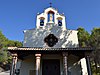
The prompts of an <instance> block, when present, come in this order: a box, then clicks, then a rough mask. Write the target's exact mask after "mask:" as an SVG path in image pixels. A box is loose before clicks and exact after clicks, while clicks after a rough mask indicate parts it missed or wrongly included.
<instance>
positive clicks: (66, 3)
mask: <svg viewBox="0 0 100 75" xmlns="http://www.w3.org/2000/svg"><path fill="white" fill-rule="evenodd" d="M50 2H51V3H52V7H54V8H57V9H58V12H59V13H64V15H65V16H66V27H67V28H68V29H75V30H76V29H77V28H78V27H83V28H85V30H87V31H88V32H89V33H90V32H91V30H92V29H93V28H94V27H100V0H0V30H1V31H2V33H3V34H4V35H5V36H6V37H7V38H8V39H10V40H17V41H23V40H24V34H23V31H24V30H27V29H32V28H35V27H36V15H37V13H38V12H39V13H42V12H43V10H44V9H45V8H48V7H49V6H50V5H49V3H50Z"/></svg>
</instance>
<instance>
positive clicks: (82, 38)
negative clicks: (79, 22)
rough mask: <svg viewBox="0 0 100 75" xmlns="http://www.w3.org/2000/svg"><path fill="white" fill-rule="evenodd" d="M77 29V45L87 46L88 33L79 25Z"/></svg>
mask: <svg viewBox="0 0 100 75" xmlns="http://www.w3.org/2000/svg"><path fill="white" fill-rule="evenodd" d="M77 30H78V41H79V46H80V47H87V46H89V38H90V34H89V33H88V32H87V31H86V30H85V29H84V28H82V27H79V28H78V29H77Z"/></svg>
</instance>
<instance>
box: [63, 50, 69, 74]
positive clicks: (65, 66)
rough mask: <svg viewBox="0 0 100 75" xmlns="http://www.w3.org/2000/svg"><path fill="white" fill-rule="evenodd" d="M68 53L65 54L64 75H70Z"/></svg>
mask: <svg viewBox="0 0 100 75" xmlns="http://www.w3.org/2000/svg"><path fill="white" fill-rule="evenodd" d="M67 56H68V53H67V52H64V53H63V67H64V68H63V69H64V75H68V69H67V67H68V65H67V59H68V57H67Z"/></svg>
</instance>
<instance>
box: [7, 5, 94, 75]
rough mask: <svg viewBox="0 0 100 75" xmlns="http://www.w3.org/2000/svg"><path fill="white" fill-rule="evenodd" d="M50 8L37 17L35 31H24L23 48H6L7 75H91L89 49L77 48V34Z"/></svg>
mask: <svg viewBox="0 0 100 75" xmlns="http://www.w3.org/2000/svg"><path fill="white" fill-rule="evenodd" d="M66 24H67V23H66V17H65V15H64V13H62V14H61V13H59V11H58V10H57V9H56V8H53V7H52V6H50V7H48V8H46V9H45V10H44V11H43V13H37V18H36V28H33V29H29V30H24V41H23V47H20V48H19V47H8V50H9V51H10V52H11V54H12V66H11V72H10V75H91V68H90V62H89V54H90V53H91V51H92V50H93V49H92V48H90V47H79V42H78V36H77V33H78V31H77V30H69V29H67V28H66Z"/></svg>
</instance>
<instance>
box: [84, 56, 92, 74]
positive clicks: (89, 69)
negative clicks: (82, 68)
mask: <svg viewBox="0 0 100 75" xmlns="http://www.w3.org/2000/svg"><path fill="white" fill-rule="evenodd" d="M85 58H86V63H87V69H88V75H92V72H91V64H90V57H89V55H87V56H86V57H85Z"/></svg>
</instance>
